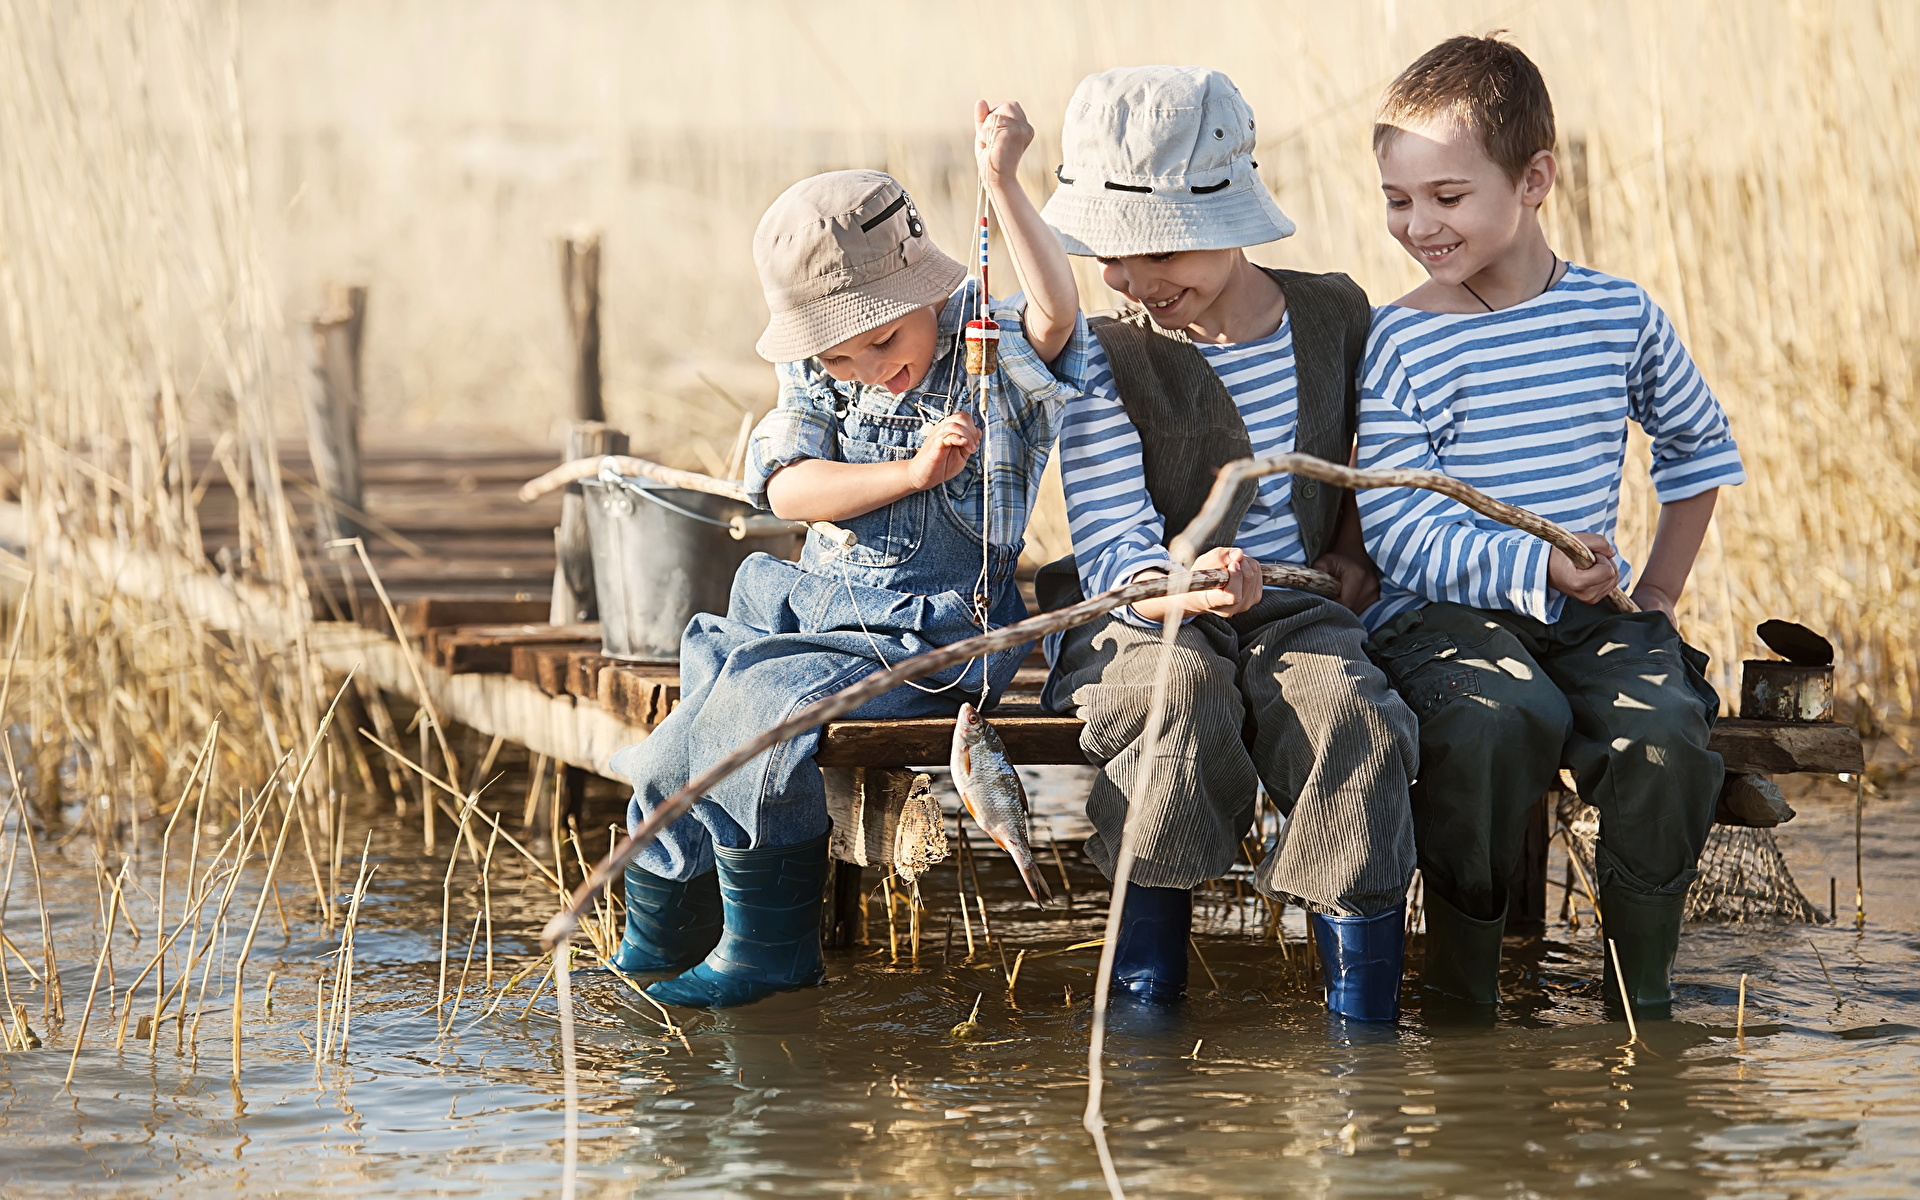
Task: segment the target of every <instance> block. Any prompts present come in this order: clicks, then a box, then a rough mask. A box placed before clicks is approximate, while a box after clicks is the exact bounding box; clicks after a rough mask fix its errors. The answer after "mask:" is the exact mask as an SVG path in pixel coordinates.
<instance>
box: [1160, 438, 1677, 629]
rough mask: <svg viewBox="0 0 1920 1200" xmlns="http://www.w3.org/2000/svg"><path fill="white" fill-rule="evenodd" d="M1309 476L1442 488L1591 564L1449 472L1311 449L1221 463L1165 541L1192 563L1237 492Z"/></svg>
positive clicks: (1552, 531)
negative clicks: (1353, 463)
mask: <svg viewBox="0 0 1920 1200" xmlns="http://www.w3.org/2000/svg"><path fill="white" fill-rule="evenodd" d="M1282 473H1285V474H1290V475H1305V476H1306V477H1307V478H1309V479H1317V480H1319V481H1320V482H1321V483H1330V484H1332V485H1333V486H1335V487H1343V488H1352V489H1354V490H1356V491H1358V490H1360V489H1361V488H1395V487H1411V488H1421V489H1424V490H1426V491H1429V492H1439V493H1440V494H1441V495H1443V496H1446V497H1448V498H1450V499H1453V500H1457V501H1459V502H1460V503H1461V504H1464V505H1466V506H1467V507H1468V508H1470V509H1472V510H1473V511H1475V512H1477V513H1479V514H1481V515H1482V516H1487V517H1492V518H1493V519H1494V520H1496V521H1498V522H1500V523H1501V524H1502V525H1511V526H1512V527H1513V528H1515V529H1518V530H1520V531H1521V532H1522V533H1530V534H1532V535H1533V536H1534V537H1537V538H1539V539H1540V540H1541V541H1543V542H1545V543H1547V544H1548V545H1549V546H1552V547H1553V548H1554V549H1556V550H1560V551H1563V552H1565V554H1566V556H1567V557H1568V558H1571V559H1572V560H1573V561H1574V562H1575V563H1576V564H1577V565H1579V566H1582V567H1590V566H1592V565H1593V561H1594V560H1593V551H1591V550H1589V549H1587V548H1586V546H1585V545H1584V544H1582V542H1581V541H1580V539H1579V538H1577V537H1574V536H1573V534H1572V533H1570V532H1568V531H1567V530H1566V529H1565V528H1564V527H1562V526H1560V525H1556V524H1554V523H1553V522H1552V521H1549V520H1547V519H1546V518H1545V517H1543V516H1541V515H1540V514H1539V513H1534V512H1528V511H1527V510H1526V509H1524V508H1521V507H1519V506H1518V505H1513V504H1508V503H1506V502H1505V501H1501V500H1495V499H1494V498H1493V497H1492V496H1489V495H1487V494H1486V493H1485V492H1483V491H1481V490H1480V489H1479V488H1476V487H1474V486H1473V485H1472V484H1469V483H1462V482H1461V481H1460V480H1458V479H1455V478H1454V477H1453V476H1451V475H1443V474H1441V473H1440V472H1439V471H1422V470H1419V469H1417V468H1414V467H1393V468H1388V469H1385V470H1373V471H1362V470H1360V469H1358V468H1356V467H1346V466H1341V465H1340V464H1338V463H1330V462H1328V461H1327V460H1326V459H1324V458H1315V457H1313V456H1312V455H1311V454H1276V455H1273V456H1272V457H1270V458H1243V459H1241V460H1240V461H1238V462H1230V463H1228V464H1227V465H1226V466H1224V467H1221V468H1220V474H1219V475H1218V476H1217V477H1216V478H1215V479H1214V481H1213V490H1212V491H1210V492H1208V493H1207V502H1206V503H1205V504H1203V505H1201V507H1200V512H1199V514H1198V515H1197V516H1195V517H1194V518H1193V521H1192V523H1191V524H1189V525H1188V526H1187V527H1186V528H1185V529H1183V530H1181V531H1180V533H1179V534H1178V535H1177V536H1175V537H1174V539H1173V540H1172V541H1171V542H1169V543H1167V551H1168V553H1170V554H1172V555H1173V559H1174V561H1175V562H1177V563H1180V564H1181V565H1182V566H1192V565H1193V560H1194V559H1195V558H1197V557H1199V554H1200V550H1199V548H1200V545H1201V544H1202V543H1203V542H1205V541H1206V540H1207V538H1208V537H1210V536H1211V535H1212V534H1213V531H1214V529H1216V528H1217V527H1218V526H1219V524H1220V522H1221V521H1223V520H1225V519H1226V515H1227V509H1228V508H1229V507H1230V506H1231V504H1232V502H1233V496H1234V493H1235V492H1237V491H1238V490H1239V489H1240V486H1241V485H1242V484H1244V483H1247V482H1248V481H1250V480H1254V479H1258V478H1260V477H1261V476H1263V475H1279V474H1282ZM1600 602H1601V603H1602V604H1604V605H1605V606H1606V607H1608V608H1610V609H1612V610H1613V611H1614V612H1621V613H1630V612H1639V611H1640V606H1639V605H1637V604H1635V603H1634V602H1633V601H1632V600H1630V599H1628V598H1627V594H1626V593H1625V592H1623V591H1621V590H1620V589H1619V588H1618V587H1615V588H1614V589H1613V590H1612V591H1610V592H1608V593H1607V594H1606V595H1605V596H1603V597H1601V600H1600Z"/></svg>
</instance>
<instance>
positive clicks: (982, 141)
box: [973, 100, 1033, 183]
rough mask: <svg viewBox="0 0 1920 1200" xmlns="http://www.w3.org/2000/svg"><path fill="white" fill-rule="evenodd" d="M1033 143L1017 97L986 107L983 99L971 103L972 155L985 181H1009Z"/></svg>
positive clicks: (1024, 114)
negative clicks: (1021, 158) (1022, 156)
mask: <svg viewBox="0 0 1920 1200" xmlns="http://www.w3.org/2000/svg"><path fill="white" fill-rule="evenodd" d="M1032 144H1033V126H1032V125H1030V124H1028V123H1027V114H1026V111H1025V110H1024V109H1022V108H1021V107H1020V102H1019V101H1018V100H1009V101H1007V102H1006V103H1005V104H1001V105H997V106H989V105H988V104H987V102H986V101H985V100H977V101H975V102H974V105H973V157H974V161H975V162H976V163H977V164H978V165H979V168H980V177H981V178H982V179H985V180H986V181H987V182H988V183H997V182H999V181H1000V180H1003V179H1007V180H1010V179H1012V178H1013V177H1014V171H1015V170H1016V169H1017V168H1018V167H1019V166H1020V156H1021V155H1023V154H1025V153H1026V152H1027V147H1028V146H1030V145H1032Z"/></svg>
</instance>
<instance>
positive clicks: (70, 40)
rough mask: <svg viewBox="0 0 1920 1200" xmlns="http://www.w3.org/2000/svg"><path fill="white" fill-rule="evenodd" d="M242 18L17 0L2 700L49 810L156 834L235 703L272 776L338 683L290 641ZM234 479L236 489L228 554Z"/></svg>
mask: <svg viewBox="0 0 1920 1200" xmlns="http://www.w3.org/2000/svg"><path fill="white" fill-rule="evenodd" d="M236 34H237V26H236V25H235V24H234V23H233V22H231V21H230V20H227V19H225V18H224V16H223V14H222V13H221V11H220V10H219V9H218V8H217V7H215V6H209V5H203V4H198V3H193V2H191V0H178V2H176V0H162V2H160V3H155V4H134V3H127V4H118V3H107V4H98V5H94V4H89V5H80V6H73V7H68V6H63V5H45V4H36V3H31V2H30V0H6V2H5V3H0V140H4V143H5V145H6V147H7V153H6V154H5V155H4V157H0V305H4V310H5V326H4V332H5V354H4V356H3V357H0V364H3V365H4V371H5V374H4V377H0V378H3V383H0V389H3V390H0V422H4V434H5V435H6V437H7V440H8V441H9V442H11V443H13V445H14V447H15V448H16V454H15V455H14V456H13V461H12V464H11V473H12V474H13V476H14V477H13V478H12V479H10V480H9V481H8V482H9V485H10V486H9V488H8V490H9V492H10V493H11V495H10V496H9V497H8V498H9V500H11V501H13V502H14V503H12V504H10V505H9V506H8V507H7V510H6V511H7V513H8V516H9V523H10V524H11V525H12V526H14V527H15V528H14V535H15V537H17V538H18V539H19V540H20V541H21V542H23V543H24V544H23V545H21V546H17V547H16V549H18V550H19V552H20V553H19V554H18V555H17V556H16V555H13V554H9V555H8V556H6V558H5V559H4V562H3V563H0V566H4V570H5V573H6V574H7V575H8V576H9V577H10V586H11V587H12V588H13V589H14V591H15V594H16V596H17V597H18V598H19V600H20V603H17V604H14V605H11V606H10V607H12V608H13V610H14V613H13V615H14V616H15V618H16V619H17V620H18V622H19V624H20V630H21V634H20V638H19V645H20V656H21V657H20V661H18V662H16V663H15V664H14V668H13V670H12V671H11V672H10V673H9V675H8V679H7V685H6V696H7V703H8V706H9V707H8V711H7V712H6V714H5V718H6V719H7V720H8V721H10V722H18V724H17V725H15V728H16V730H18V731H19V733H18V736H17V737H16V741H18V742H19V743H20V749H21V757H22V758H23V759H25V760H26V761H25V763H24V764H23V766H24V767H25V769H27V770H28V772H29V774H30V775H31V776H32V777H33V780H32V781H33V787H32V788H31V790H32V792H33V794H34V796H35V798H36V801H37V803H38V805H39V806H40V808H41V810H42V812H43V813H44V814H46V815H47V816H48V817H49V818H53V817H56V816H58V815H59V814H60V813H61V799H62V797H63V796H64V797H65V798H66V799H69V800H82V801H85V803H84V804H82V805H80V806H78V807H77V808H76V809H75V813H76V815H77V818H78V819H79V820H81V821H83V822H85V823H87V824H89V825H90V826H92V827H93V828H94V829H95V831H96V832H97V833H98V835H99V836H100V838H101V839H102V844H103V845H105V844H108V843H111V842H117V840H118V837H119V831H121V830H128V831H130V832H131V833H132V834H133V837H134V848H135V849H136V850H137V849H138V846H139V837H140V829H141V823H142V822H143V821H144V820H149V819H151V818H152V817H153V816H154V815H156V814H154V813H153V811H152V809H153V808H154V807H156V806H160V807H163V806H164V803H165V801H163V800H160V799H158V798H161V797H173V796H176V795H178V794H179V791H180V788H179V786H178V785H179V780H180V778H181V777H182V775H183V773H184V772H186V771H187V770H188V769H189V767H190V765H191V763H192V761H193V758H194V751H195V748H196V747H197V746H199V745H200V743H201V741H202V738H203V735H204V734H205V732H206V730H207V729H208V728H210V727H211V725H212V723H213V722H214V720H215V718H216V717H224V720H225V724H226V728H227V734H228V736H227V737H226V738H225V739H223V741H222V746H223V747H224V762H223V764H221V765H224V766H226V767H227V768H229V771H228V772H227V775H228V777H229V778H230V779H232V781H233V782H234V783H236V784H239V785H243V786H257V785H258V782H259V779H260V778H261V777H262V776H264V774H265V772H266V771H268V770H270V769H271V767H272V764H273V763H275V762H277V761H278V760H279V759H281V758H282V757H283V756H284V755H285V754H287V753H289V752H291V751H292V750H293V748H295V747H297V746H301V745H304V744H305V742H306V741H307V740H308V738H309V737H310V735H311V733H312V731H313V729H314V727H315V721H316V720H317V718H318V715H319V713H318V708H319V706H320V704H322V703H324V693H323V692H322V691H321V687H320V686H319V682H320V681H319V680H318V678H317V676H315V675H314V673H313V672H311V671H310V670H307V669H306V668H305V664H304V655H303V653H302V643H301V642H300V640H299V638H298V637H297V636H293V637H289V636H287V635H288V634H296V635H297V630H298V619H299V617H300V615H301V614H302V613H303V612H304V600H303V597H304V590H303V584H302V582H301V568H300V563H299V561H298V557H297V553H296V550H295V543H294V539H293V537H292V532H291V527H290V525H289V515H288V512H287V505H286V502H285V500H284V499H283V497H282V495H281V488H280V480H279V472H278V466H277V463H276V460H275V457H274V437H273V422H274V419H275V418H274V412H275V408H276V405H277V404H278V403H279V399H280V398H279V397H278V396H277V395H276V393H277V392H279V391H280V390H282V389H284V387H285V384H286V380H287V372H286V369H285V366H284V351H285V339H284V337H283V336H282V333H281V330H280V328H279V323H278V318H277V314H276V312H275V308H274V304H275V301H274V298H273V296H272V291H271V286H270V283H269V280H268V278H267V275H266V272H265V271H264V269H263V267H262V264H261V262H260V260H259V258H258V255H257V253H256V247H255V244H254V241H253V233H254V229H253V196H252V193H251V182H250V177H249V174H248V172H247V171H246V170H245V169H244V164H245V161H246V151H245V131H244V123H243V120H242V115H241V110H240V107H239V93H238V87H237V80H238V76H237V73H236V70H235V57H234V55H235V50H236V46H237V43H236V41H235V37H236ZM196 445H198V447H199V449H198V451H197V452H196V451H195V449H194V447H195V446H196ZM215 479H219V480H221V481H223V482H224V483H225V484H227V485H228V486H229V487H230V488H231V490H232V492H233V494H234V495H235V496H236V497H237V510H238V511H237V524H236V536H235V537H234V539H233V540H232V541H231V542H230V543H229V544H227V545H225V546H223V547H220V548H217V549H218V551H219V554H218V557H219V561H218V562H215V561H213V560H211V559H210V558H209V555H208V551H209V550H212V549H216V548H214V547H209V546H208V545H206V544H205V542H204V539H203V538H202V536H201V524H200V499H201V497H202V496H203V495H204V493H205V492H206V489H207V488H208V486H209V484H210V483H211V482H213V481H214V480H215ZM222 614H224V615H225V617H226V618H228V619H225V620H216V619H215V618H218V617H220V616H221V615H222ZM220 625H224V626H227V628H219V627H218V626H220ZM160 815H164V814H160Z"/></svg>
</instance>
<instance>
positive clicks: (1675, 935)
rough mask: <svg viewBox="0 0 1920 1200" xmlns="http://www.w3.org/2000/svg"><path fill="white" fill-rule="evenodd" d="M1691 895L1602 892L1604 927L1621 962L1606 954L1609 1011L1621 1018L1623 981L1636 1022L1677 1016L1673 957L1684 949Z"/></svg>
mask: <svg viewBox="0 0 1920 1200" xmlns="http://www.w3.org/2000/svg"><path fill="white" fill-rule="evenodd" d="M1686 907H1687V895H1686V893H1685V892H1676V893H1674V894H1673V895H1671V896H1648V895H1644V894H1642V893H1640V892H1630V891H1628V890H1626V889H1625V888H1623V887H1619V886H1617V885H1611V884H1610V885H1608V886H1606V887H1603V888H1601V889H1600V925H1601V930H1602V931H1603V932H1604V933H1605V934H1606V937H1607V940H1608V941H1610V942H1612V943H1613V950H1614V952H1615V953H1617V954H1619V956H1620V971H1619V973H1618V974H1615V972H1614V969H1613V954H1607V953H1603V954H1602V956H1601V958H1602V962H1603V963H1604V966H1603V967H1602V969H1601V972H1600V978H1601V983H1602V986H1603V987H1604V989H1605V995H1604V999H1605V1001H1606V1005H1607V1011H1608V1012H1609V1013H1613V1014H1616V1015H1617V1014H1619V1013H1620V1011H1621V1009H1620V991H1621V988H1620V980H1621V979H1622V978H1624V979H1625V980H1626V993H1627V996H1628V997H1629V998H1630V999H1631V1000H1632V1001H1633V1017H1634V1019H1635V1020H1636V1021H1666V1020H1670V1019H1672V1016H1673V956H1674V953H1675V952H1676V951H1678V950H1679V948H1680V919H1681V917H1682V915H1684V913H1685V912H1686Z"/></svg>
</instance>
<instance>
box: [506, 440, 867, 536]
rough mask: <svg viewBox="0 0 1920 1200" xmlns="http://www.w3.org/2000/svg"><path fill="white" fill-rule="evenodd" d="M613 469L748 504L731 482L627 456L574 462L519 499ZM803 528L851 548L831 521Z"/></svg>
mask: <svg viewBox="0 0 1920 1200" xmlns="http://www.w3.org/2000/svg"><path fill="white" fill-rule="evenodd" d="M609 467H610V468H612V469H613V470H614V471H617V472H619V473H620V474H621V475H627V476H632V477H635V478H639V479H651V480H652V481H653V482H655V483H659V484H664V485H666V486H667V487H676V488H685V489H686V490H687V491H690V492H704V493H706V494H707V495H709V496H722V497H725V498H726V499H728V500H738V501H740V502H741V503H742V504H751V503H752V501H750V500H748V499H747V490H746V489H745V488H743V487H741V486H740V484H739V483H738V482H736V481H735V480H732V479H715V478H714V477H713V476H711V475H702V474H701V473H700V472H698V471H682V470H680V469H679V468H678V467H668V466H662V465H661V464H659V463H657V462H654V461H653V460H652V459H647V458H635V457H633V456H632V455H630V454H596V455H594V456H593V457H592V458H576V459H574V460H573V461H571V462H564V463H561V464H560V465H559V466H557V467H555V468H554V469H553V470H551V471H548V472H547V473H546V474H545V475H542V476H540V477H539V478H538V479H530V480H528V481H527V482H526V483H524V484H522V485H521V486H520V499H521V500H522V501H524V502H527V503H532V502H533V501H535V500H538V499H539V498H540V497H542V496H544V495H546V494H547V493H548V492H557V491H559V490H560V489H561V488H563V487H566V486H568V485H569V484H575V483H579V482H581V481H582V480H586V479H596V478H598V477H599V475H600V473H601V471H602V470H605V469H607V468H609ZM796 524H804V525H805V526H806V527H807V528H809V529H811V530H813V531H814V532H815V533H817V534H819V535H820V536H821V537H823V538H826V539H827V540H828V541H830V542H832V543H834V544H835V545H837V546H840V547H841V548H843V549H844V548H845V547H847V546H851V545H853V544H854V541H855V538H854V536H853V531H852V530H848V529H842V528H840V527H839V526H838V525H835V524H834V523H833V522H831V521H803V522H796Z"/></svg>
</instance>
